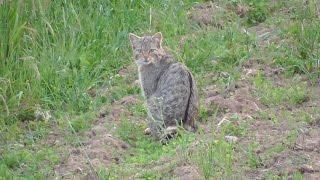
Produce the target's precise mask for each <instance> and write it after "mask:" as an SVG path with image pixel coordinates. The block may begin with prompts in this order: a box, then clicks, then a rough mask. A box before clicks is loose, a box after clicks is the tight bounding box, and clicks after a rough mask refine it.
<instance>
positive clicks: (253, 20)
mask: <svg viewBox="0 0 320 180" xmlns="http://www.w3.org/2000/svg"><path fill="white" fill-rule="evenodd" d="M246 3H247V5H248V6H249V11H248V12H247V16H246V19H247V24H248V25H249V26H253V25H257V24H259V23H262V22H264V21H265V20H266V19H267V12H268V11H267V5H266V1H265V0H262V1H261V0H246Z"/></svg>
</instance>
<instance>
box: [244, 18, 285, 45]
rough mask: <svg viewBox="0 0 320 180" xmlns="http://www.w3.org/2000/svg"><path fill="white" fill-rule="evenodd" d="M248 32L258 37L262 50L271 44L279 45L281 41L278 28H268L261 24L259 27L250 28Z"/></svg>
mask: <svg viewBox="0 0 320 180" xmlns="http://www.w3.org/2000/svg"><path fill="white" fill-rule="evenodd" d="M247 32H248V33H249V34H255V35H256V36H257V38H258V39H257V40H258V42H257V43H258V46H259V47H260V48H266V47H267V46H268V45H269V44H272V43H275V44H278V43H279V42H280V41H281V38H280V37H279V30H278V28H276V27H274V26H268V25H266V24H265V23H260V24H258V25H257V26H253V27H250V28H249V29H248V30H247Z"/></svg>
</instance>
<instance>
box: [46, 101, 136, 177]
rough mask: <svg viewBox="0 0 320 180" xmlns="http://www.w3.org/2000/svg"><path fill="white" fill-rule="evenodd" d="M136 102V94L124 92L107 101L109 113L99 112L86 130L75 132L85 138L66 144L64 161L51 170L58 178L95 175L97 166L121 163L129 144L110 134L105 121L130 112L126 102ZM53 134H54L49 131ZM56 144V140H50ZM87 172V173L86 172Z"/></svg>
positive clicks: (128, 114) (116, 119)
mask: <svg viewBox="0 0 320 180" xmlns="http://www.w3.org/2000/svg"><path fill="white" fill-rule="evenodd" d="M137 103H140V100H139V99H138V98H137V96H126V97H124V98H122V99H120V100H119V101H116V102H114V103H113V104H112V105H111V109H110V113H107V114H106V113H105V112H103V111H102V112H101V113H100V117H99V119H98V120H97V121H96V122H95V123H94V125H93V127H92V129H91V130H90V131H87V132H84V133H80V134H78V135H79V137H81V139H87V140H85V141H84V142H83V141H82V143H81V144H80V145H79V146H77V147H70V148H69V150H68V153H66V156H65V157H64V158H63V159H64V161H63V162H62V163H61V164H59V165H57V166H56V167H55V169H54V170H55V173H56V174H58V175H60V176H61V177H62V178H72V179H73V178H80V177H83V176H85V175H87V176H90V178H96V177H97V174H96V172H97V170H98V169H99V168H102V167H103V168H108V167H110V165H111V164H113V163H116V164H118V163H121V162H122V161H123V160H122V157H123V155H124V154H125V153H126V150H127V149H128V148H130V145H129V144H128V143H126V142H124V141H122V140H121V139H119V138H117V137H114V136H113V135H112V134H111V131H108V130H107V128H106V127H105V124H106V123H110V122H116V121H118V120H119V118H121V117H122V116H126V117H128V116H132V114H130V112H129V111H128V109H126V106H128V105H133V104H137ZM52 136H53V137H54V134H53V135H52ZM52 143H53V144H57V141H56V140H55V141H53V142H52ZM88 172H89V173H88Z"/></svg>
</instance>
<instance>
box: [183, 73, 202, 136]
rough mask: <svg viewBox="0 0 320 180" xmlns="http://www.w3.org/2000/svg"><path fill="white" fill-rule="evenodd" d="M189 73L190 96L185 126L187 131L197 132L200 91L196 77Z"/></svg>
mask: <svg viewBox="0 0 320 180" xmlns="http://www.w3.org/2000/svg"><path fill="white" fill-rule="evenodd" d="M188 73H189V83H190V95H189V99H188V104H187V108H186V112H185V117H184V122H183V126H184V128H185V129H186V130H188V131H192V132H195V131H196V130H197V127H196V124H195V121H196V120H197V119H198V115H199V97H198V89H197V85H196V82H195V80H194V77H193V76H192V74H191V73H190V72H188Z"/></svg>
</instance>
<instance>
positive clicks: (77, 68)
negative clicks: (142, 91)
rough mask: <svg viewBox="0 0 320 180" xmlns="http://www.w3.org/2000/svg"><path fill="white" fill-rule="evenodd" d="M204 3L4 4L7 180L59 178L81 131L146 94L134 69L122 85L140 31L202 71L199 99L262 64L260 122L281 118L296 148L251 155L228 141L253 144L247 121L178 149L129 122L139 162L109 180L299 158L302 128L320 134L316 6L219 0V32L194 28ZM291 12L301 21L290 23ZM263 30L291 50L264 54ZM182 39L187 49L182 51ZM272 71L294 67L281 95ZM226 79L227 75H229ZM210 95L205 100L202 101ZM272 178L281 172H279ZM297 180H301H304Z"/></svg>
mask: <svg viewBox="0 0 320 180" xmlns="http://www.w3.org/2000/svg"><path fill="white" fill-rule="evenodd" d="M194 4H196V1H191V0H190V1H183V2H182V1H170V2H167V1H162V2H152V1H131V2H129V1H128V2H126V1H102V0H101V1H95V2H87V1H54V2H51V1H36V0H34V1H12V2H10V3H5V4H3V5H0V15H1V33H0V40H1V41H0V58H1V59H0V60H1V61H0V102H1V103H0V132H1V134H0V138H1V139H0V145H1V146H0V147H1V149H0V177H12V176H21V177H32V176H38V177H45V176H52V175H55V176H57V175H58V174H55V172H54V170H53V167H55V166H56V165H59V164H60V163H61V162H63V161H64V160H63V158H62V157H64V156H63V154H65V153H66V152H67V151H68V148H69V147H70V146H71V147H76V146H79V143H78V139H77V138H76V137H75V136H74V135H73V134H72V133H73V132H74V131H75V132H76V133H81V132H85V131H87V130H89V129H90V127H91V126H92V123H93V121H94V120H95V119H96V117H97V115H98V113H97V110H98V109H99V107H100V106H101V105H107V106H110V104H111V103H112V102H113V101H117V100H119V99H121V98H122V97H125V96H127V95H131V94H139V88H137V87H132V85H131V84H128V81H132V80H134V79H135V73H136V72H135V71H134V70H133V71H132V70H131V71H129V72H128V73H127V75H126V77H125V78H123V77H122V76H117V75H116V74H117V73H118V72H119V70H120V69H122V67H127V66H130V64H131V59H130V58H131V57H130V53H131V51H130V47H129V42H128V39H127V34H128V33H129V32H135V33H137V34H142V33H150V32H156V31H161V32H162V33H163V34H164V36H165V44H166V46H168V47H169V49H170V51H171V52H173V54H174V55H175V56H176V57H177V59H178V60H179V61H181V62H184V63H185V64H186V65H187V66H188V67H189V68H190V69H191V70H192V71H193V72H194V73H195V76H196V78H197V80H198V85H199V88H200V89H204V88H205V87H207V86H209V85H212V84H213V83H214V84H216V85H217V86H218V87H219V88H220V89H221V90H222V91H224V87H227V88H229V87H232V86H233V85H234V84H237V82H239V81H240V79H241V77H242V76H241V75H242V74H243V73H241V71H242V70H243V65H244V64H245V63H246V62H248V61H249V60H251V61H254V62H259V63H257V64H258V65H257V66H258V67H261V68H258V67H255V68H256V69H257V70H258V73H257V74H258V75H256V76H254V77H252V78H249V79H248V81H249V82H250V85H252V86H253V87H254V88H255V92H254V96H255V97H257V98H258V99H259V101H260V102H261V104H262V106H263V107H264V108H261V111H259V112H258V115H256V114H252V116H253V117H257V119H260V120H262V121H265V120H267V121H268V120H269V119H271V120H272V123H274V124H275V125H279V124H281V122H290V123H292V124H293V125H292V126H293V127H292V128H291V129H290V131H291V132H290V133H289V135H291V136H289V135H288V140H287V141H286V142H287V144H285V145H283V146H282V145H279V144H276V145H275V147H271V148H270V151H268V152H267V153H266V154H263V155H262V156H261V157H260V156H258V155H257V154H256V153H255V149H257V148H258V147H259V143H258V142H254V141H252V142H250V143H251V144H253V145H250V146H249V147H246V144H244V147H242V144H239V145H236V144H233V143H227V142H226V141H225V140H224V135H235V136H238V137H241V138H243V139H246V138H247V139H250V136H251V130H252V129H250V126H249V124H250V123H251V122H250V121H249V123H248V122H242V121H240V120H239V119H241V117H238V116H237V115H236V114H235V115H234V116H232V118H231V120H232V121H235V122H237V123H234V124H233V123H231V124H228V125H226V126H224V127H223V128H222V130H221V131H217V132H215V131H210V133H206V130H205V128H203V129H202V128H201V129H200V132H199V133H198V134H196V135H194V134H183V135H182V137H181V138H178V139H176V140H174V141H172V142H171V143H170V144H169V145H167V146H162V145H160V144H159V143H156V142H153V141H152V140H150V139H149V138H147V137H145V136H144V135H142V133H141V132H142V130H143V128H144V127H145V124H143V125H136V124H135V123H132V122H131V121H128V120H127V119H126V118H123V120H122V123H119V128H118V130H117V131H116V132H115V135H117V136H118V137H120V138H122V139H123V140H125V141H127V142H129V143H130V144H133V148H131V149H130V153H129V152H128V154H134V156H133V157H131V156H128V157H127V156H125V157H124V163H122V164H120V165H116V164H114V165H112V166H111V167H110V168H108V169H107V170H106V169H104V168H102V169H101V170H99V175H100V176H103V177H104V176H112V177H113V176H115V177H116V176H118V175H119V174H122V175H124V176H131V175H132V174H135V173H136V172H137V171H136V170H135V169H137V168H138V169H139V170H140V172H141V173H140V174H139V176H141V177H145V178H147V177H149V178H154V177H157V176H168V177H170V176H171V175H172V170H173V169H174V168H175V167H176V166H179V165H181V164H194V165H196V166H197V167H199V169H200V171H201V173H202V174H203V175H204V176H205V177H212V176H229V175H232V174H233V175H238V176H243V175H245V174H246V172H253V173H254V172H255V169H259V167H261V164H266V163H268V158H272V157H273V156H274V154H277V153H281V152H283V151H285V150H286V148H288V149H289V148H290V146H291V144H292V142H294V141H295V139H293V140H292V138H291V137H293V138H294V137H296V136H297V135H295V133H298V131H297V129H299V127H301V126H304V125H305V124H314V123H315V122H314V121H315V120H316V118H317V117H318V116H317V114H318V112H316V111H311V112H305V113H304V112H303V110H301V109H299V108H298V106H299V104H302V103H303V102H304V101H306V99H311V100H312V99H313V98H316V97H312V95H310V93H309V91H307V88H308V87H307V85H306V84H304V80H301V79H303V78H300V77H307V79H308V80H310V82H312V83H315V82H316V81H317V76H318V75H319V71H318V69H316V68H317V67H316V61H315V60H316V59H319V41H320V33H319V31H318V29H319V26H320V24H319V21H318V20H319V18H318V17H317V16H316V11H317V9H316V7H317V6H314V5H313V4H312V2H311V4H310V5H302V4H301V2H300V1H298V0H290V1H286V2H277V3H271V2H269V1H254V0H244V1H240V0H239V1H237V0H236V1H232V2H229V1H219V2H218V5H219V6H220V7H221V8H222V10H219V11H217V12H216V13H215V14H214V18H213V19H214V21H215V22H219V24H220V26H222V28H219V27H214V26H211V25H209V26H199V25H198V24H197V23H196V22H194V21H190V20H188V10H189V9H190V8H191V7H192V6H194ZM239 5H241V6H244V7H248V8H249V9H250V11H249V12H247V13H246V15H245V17H244V18H240V17H239V16H238V15H237V14H236V13H235V12H236V11H237V8H236V7H237V6H239ZM150 7H151V12H152V14H151V15H152V16H151V17H152V24H151V27H150V25H149V20H150V16H149V13H150ZM318 8H319V7H318ZM283 9H289V10H290V12H285V13H283V11H282V10H283ZM256 21H264V22H263V23H264V24H266V25H267V26H268V27H276V28H275V30H276V32H277V33H276V34H277V36H278V37H280V39H281V40H280V41H276V42H275V43H270V44H266V45H263V47H265V48H260V47H261V44H259V43H260V42H261V39H263V38H264V37H266V39H268V37H269V35H272V33H270V32H269V34H268V33H267V34H265V33H262V34H260V35H261V36H259V34H258V33H257V34H258V36H256V35H255V31H254V30H253V33H249V34H246V33H245V32H244V31H243V28H246V29H247V28H249V27H251V26H254V25H256ZM311 22H312V23H311ZM249 29H250V28H249ZM181 39H185V41H184V42H183V43H182V41H181ZM279 44H281V46H279ZM266 66H270V67H271V68H279V67H281V68H284V70H285V72H284V74H282V75H281V77H282V78H284V79H285V84H284V85H281V86H277V85H276V83H277V82H276V81H277V80H276V79H275V78H272V77H271V78H268V77H265V76H264V74H263V71H264V69H263V67H266ZM221 72H224V73H226V74H228V77H223V76H219V75H220V73H221ZM128 74H129V75H128ZM127 76H129V77H127ZM126 79H129V80H126ZM101 87H106V88H108V89H109V90H108V93H107V94H106V95H105V94H101V91H100V89H101ZM204 94H205V93H204V92H202V90H201V98H202V101H204V100H205V99H204V98H205V95H204ZM202 104H203V102H202ZM286 107H290V108H291V109H292V108H294V109H296V110H297V111H296V112H295V113H296V114H294V115H291V116H289V115H288V114H290V113H291V110H288V108H286ZM37 109H40V111H45V110H50V113H51V114H53V117H54V118H51V119H48V120H45V121H35V120H34V113H35V111H37ZM277 109H281V110H280V112H279V110H277ZM128 110H129V111H130V112H133V114H134V116H136V117H138V118H141V119H142V118H143V117H145V115H146V113H145V107H144V106H143V105H142V104H138V105H134V106H132V107H129V108H128ZM210 111H212V110H211V109H210V108H209V107H206V106H203V107H202V109H201V119H202V122H201V124H202V125H203V126H204V127H210V128H213V129H215V128H214V127H215V122H216V121H217V119H218V118H219V116H223V114H224V113H223V112H220V111H217V112H216V111H214V112H213V113H212V112H210ZM287 117H291V120H290V118H287ZM294 117H298V118H296V119H294ZM238 121H239V123H238ZM277 123H278V124H277ZM203 126H201V127H203ZM108 128H109V127H108ZM137 129H138V130H139V131H136V130H137ZM56 130H59V132H63V135H64V136H68V138H66V140H65V141H66V144H67V145H65V147H63V146H62V147H55V146H49V145H48V144H46V143H44V142H45V141H46V138H47V135H48V133H50V132H51V131H56ZM133 137H134V138H133ZM290 138H291V139H290ZM80 141H81V138H80ZM195 142H197V147H196V149H195V150H192V149H193V148H191V147H190V146H192V144H194V143H195ZM290 143H291V144H290ZM190 144H191V145H190ZM288 144H289V145H288ZM190 149H191V150H190ZM189 151H191V152H190V153H191V154H190V153H189ZM186 152H188V153H186ZM199 152H200V153H199ZM261 158H262V159H261ZM168 159H169V161H168ZM162 161H163V162H164V163H162V164H166V165H165V166H163V167H160V168H157V166H156V165H155V164H157V162H158V163H160V164H161V162H162ZM239 161H243V162H244V163H243V164H241V163H240V165H239V163H237V162H239ZM237 166H240V167H241V168H235V167H237ZM269 175H270V176H273V175H279V173H276V172H273V171H271V172H270V174H269ZM284 176H286V174H285V175H284ZM295 176H296V177H299V173H298V172H297V174H295Z"/></svg>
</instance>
